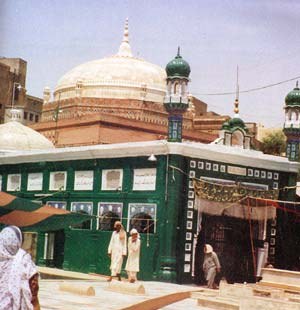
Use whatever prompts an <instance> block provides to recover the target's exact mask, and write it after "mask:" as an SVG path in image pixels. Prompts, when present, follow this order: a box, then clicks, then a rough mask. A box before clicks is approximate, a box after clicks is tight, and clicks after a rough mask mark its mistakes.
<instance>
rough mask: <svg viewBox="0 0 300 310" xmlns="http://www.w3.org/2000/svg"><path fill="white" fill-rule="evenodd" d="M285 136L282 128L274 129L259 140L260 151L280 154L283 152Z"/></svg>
mask: <svg viewBox="0 0 300 310" xmlns="http://www.w3.org/2000/svg"><path fill="white" fill-rule="evenodd" d="M285 147H286V137H285V135H284V133H283V132H282V130H276V131H273V132H271V133H269V134H267V135H266V136H265V137H264V138H263V139H262V142H261V147H260V149H261V151H262V152H263V153H265V154H271V155H277V156H279V155H282V153H284V152H285Z"/></svg>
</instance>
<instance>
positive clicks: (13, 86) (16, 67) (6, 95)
mask: <svg viewBox="0 0 300 310" xmlns="http://www.w3.org/2000/svg"><path fill="white" fill-rule="evenodd" d="M26 72H27V62H26V61H25V60H23V59H21V58H5V57H1V58H0V80H1V84H0V123H1V124H2V123H4V122H7V121H9V120H11V119H12V110H14V112H15V115H16V116H17V118H18V121H19V122H21V123H22V124H24V125H30V124H34V123H36V122H38V121H39V120H40V117H41V113H42V107H43V101H42V99H40V98H37V97H33V96H29V95H27V94H26ZM13 114H14V113H13Z"/></svg>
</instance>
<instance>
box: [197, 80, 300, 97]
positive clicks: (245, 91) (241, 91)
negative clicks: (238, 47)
mask: <svg viewBox="0 0 300 310" xmlns="http://www.w3.org/2000/svg"><path fill="white" fill-rule="evenodd" d="M297 79H300V75H299V76H296V77H293V78H291V79H288V80H284V81H280V82H277V83H272V84H268V85H265V86H261V87H255V88H250V89H246V90H240V91H239V93H250V92H254V91H258V90H262V89H266V88H270V87H274V86H277V85H281V84H284V83H288V82H291V81H294V80H297ZM235 93H236V92H235V91H233V92H222V93H206V94H205V93H193V94H195V95H197V96H226V95H234V94H235Z"/></svg>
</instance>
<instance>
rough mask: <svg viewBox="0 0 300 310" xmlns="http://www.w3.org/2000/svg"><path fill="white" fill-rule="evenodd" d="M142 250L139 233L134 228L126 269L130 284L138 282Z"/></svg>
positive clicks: (129, 239) (130, 238)
mask: <svg viewBox="0 0 300 310" xmlns="http://www.w3.org/2000/svg"><path fill="white" fill-rule="evenodd" d="M140 248H141V240H140V236H139V233H138V231H137V230H136V229H135V228H133V229H131V231H130V237H129V238H128V258H127V262H126V267H125V270H126V271H127V274H128V280H129V282H130V283H134V282H135V281H136V280H137V277H136V275H137V273H138V272H139V271H140Z"/></svg>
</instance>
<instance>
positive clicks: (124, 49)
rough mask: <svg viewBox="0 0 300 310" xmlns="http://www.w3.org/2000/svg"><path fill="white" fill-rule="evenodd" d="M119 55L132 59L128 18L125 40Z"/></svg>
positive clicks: (125, 27)
mask: <svg viewBox="0 0 300 310" xmlns="http://www.w3.org/2000/svg"><path fill="white" fill-rule="evenodd" d="M117 55H118V56H122V57H132V52H131V47H130V45H129V31H128V17H127V18H126V20H125V26H124V34H123V40H122V43H121V45H120V47H119V52H118V54H117Z"/></svg>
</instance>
